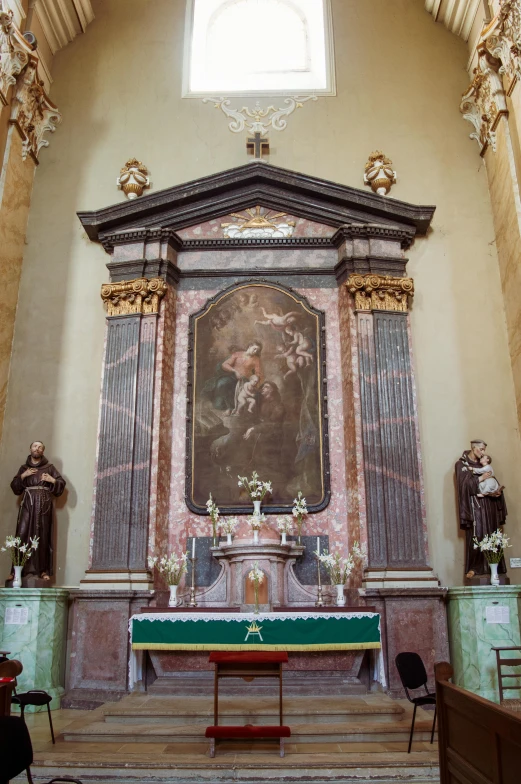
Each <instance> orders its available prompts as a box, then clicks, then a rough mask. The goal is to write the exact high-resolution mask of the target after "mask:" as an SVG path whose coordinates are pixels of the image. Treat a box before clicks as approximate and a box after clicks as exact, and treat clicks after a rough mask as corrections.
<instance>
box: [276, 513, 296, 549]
mask: <svg viewBox="0 0 521 784" xmlns="http://www.w3.org/2000/svg"><path fill="white" fill-rule="evenodd" d="M277 528H278V529H279V531H280V543H281V544H287V542H286V536H287V535H288V534H291V532H292V531H293V521H292V519H291V517H277Z"/></svg>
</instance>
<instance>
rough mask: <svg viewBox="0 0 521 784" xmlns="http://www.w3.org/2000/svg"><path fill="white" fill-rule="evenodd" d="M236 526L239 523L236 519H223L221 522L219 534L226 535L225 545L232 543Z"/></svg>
mask: <svg viewBox="0 0 521 784" xmlns="http://www.w3.org/2000/svg"><path fill="white" fill-rule="evenodd" d="M238 525H239V521H238V519H237V518H236V517H225V518H224V520H222V521H221V533H223V534H226V544H231V543H232V536H233V534H234V533H235V529H236V528H237V526H238Z"/></svg>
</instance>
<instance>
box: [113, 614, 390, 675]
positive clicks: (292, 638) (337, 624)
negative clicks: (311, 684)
mask: <svg viewBox="0 0 521 784" xmlns="http://www.w3.org/2000/svg"><path fill="white" fill-rule="evenodd" d="M129 631H130V642H131V646H132V652H133V655H132V656H131V664H130V686H131V687H132V685H133V684H134V683H135V681H137V680H139V679H140V678H141V670H142V661H141V657H139V655H138V654H139V652H140V651H144V650H162V651H183V650H192V651H289V652H291V651H348V650H353V649H357V650H361V649H373V650H377V651H380V649H381V637H380V615H379V614H378V613H374V612H363V611H360V612H353V613H334V612H333V613H327V614H326V613H320V612H316V613H313V612H299V611H298V610H296V611H295V612H285V613H280V612H277V613H273V612H263V613H259V614H257V615H255V614H253V613H219V612H209V613H191V612H190V610H187V611H186V612H181V613H179V612H178V613H174V614H167V613H165V614H160V613H146V612H145V613H141V614H139V615H133V616H132V618H131V619H130V622H129ZM379 669H380V668H379ZM379 680H380V679H379Z"/></svg>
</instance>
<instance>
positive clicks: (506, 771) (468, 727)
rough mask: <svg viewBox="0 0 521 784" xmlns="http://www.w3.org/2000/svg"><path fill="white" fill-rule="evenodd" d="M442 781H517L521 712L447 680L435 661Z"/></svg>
mask: <svg viewBox="0 0 521 784" xmlns="http://www.w3.org/2000/svg"><path fill="white" fill-rule="evenodd" d="M434 673H435V677H436V703H437V709H438V745H439V755H440V783H441V784H519V782H520V781H521V717H519V716H518V715H516V714H515V713H513V712H511V711H508V710H505V708H501V707H500V706H499V705H496V704H495V703H493V702H490V701H489V700H484V699H483V698H482V697H478V696H477V695H475V694H472V693H471V692H469V691H466V690H465V689H461V688H460V687H459V686H454V685H453V684H452V683H449V678H451V677H452V675H453V670H452V667H451V666H450V664H448V663H447V662H440V663H438V664H436V665H435V667H434Z"/></svg>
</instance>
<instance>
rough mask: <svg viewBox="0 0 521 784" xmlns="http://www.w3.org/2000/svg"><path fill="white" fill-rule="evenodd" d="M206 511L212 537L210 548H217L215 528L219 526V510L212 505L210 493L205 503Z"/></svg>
mask: <svg viewBox="0 0 521 784" xmlns="http://www.w3.org/2000/svg"><path fill="white" fill-rule="evenodd" d="M206 509H207V511H208V514H209V515H210V520H211V521H212V536H213V544H212V547H217V545H218V544H219V542H218V538H217V526H218V525H219V508H218V507H217V505H216V504H215V503H214V500H213V498H212V494H211V493H210V498H209V499H208V501H207V502H206Z"/></svg>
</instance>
